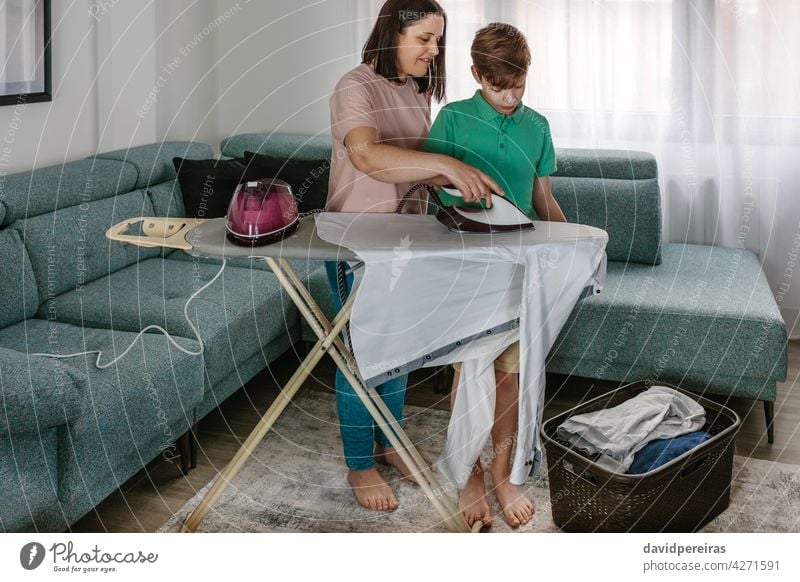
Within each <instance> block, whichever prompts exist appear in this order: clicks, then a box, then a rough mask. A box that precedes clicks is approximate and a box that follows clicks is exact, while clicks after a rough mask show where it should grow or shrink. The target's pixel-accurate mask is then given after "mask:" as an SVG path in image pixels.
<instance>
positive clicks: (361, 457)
mask: <svg viewBox="0 0 800 582" xmlns="http://www.w3.org/2000/svg"><path fill="white" fill-rule="evenodd" d="M325 270H326V271H327V274H328V284H329V285H330V286H331V290H332V292H333V302H334V304H335V305H336V309H341V308H342V304H341V302H340V301H339V292H338V285H337V276H336V263H335V262H333V261H326V262H325ZM352 286H353V275H352V274H349V275H347V285H346V290H345V297H346V296H347V295H348V294H349V293H350V289H351V288H352ZM407 383H408V376H398V377H396V378H394V379H392V380H390V381H388V382H386V383H384V384H381V385H380V386H378V387H377V388H376V391H377V392H378V395H380V397H381V398H382V399H383V401H384V402H385V403H386V406H387V407H388V408H389V410H390V411H391V413H392V416H394V417H395V419H397V421H398V422H399V423H400V425H401V426H402V424H403V403H404V401H405V396H406V384H407ZM334 386H335V387H336V410H337V413H338V415H339V433H340V434H341V436H342V445H343V446H344V460H345V463H346V464H347V468H348V469H351V470H353V471H362V470H364V469H370V468H372V467H374V466H375V454H374V453H375V451H374V444H373V443H378V444H379V445H381V446H383V447H390V446H392V445H391V444H390V443H389V439H387V438H386V435H384V434H383V431H382V430H380V429H379V428H378V426H377V425H376V424H375V421H374V420H373V419H372V416H370V414H369V412H368V411H367V409H366V407H365V406H364V405H363V404H362V403H361V399H360V398H359V397H358V395H357V394H356V393H355V391H354V390H353V387H352V386H351V385H350V383H349V382H348V381H347V380H345V377H344V374H342V372H341V371H340V370H339V369H338V368H337V369H336V381H335V384H334Z"/></svg>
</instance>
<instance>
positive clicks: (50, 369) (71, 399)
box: [0, 347, 87, 435]
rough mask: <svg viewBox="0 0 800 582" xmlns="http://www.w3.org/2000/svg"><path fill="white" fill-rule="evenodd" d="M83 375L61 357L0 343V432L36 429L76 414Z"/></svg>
mask: <svg viewBox="0 0 800 582" xmlns="http://www.w3.org/2000/svg"><path fill="white" fill-rule="evenodd" d="M86 387H87V378H86V375H85V374H84V373H83V372H82V371H80V370H79V369H77V368H73V367H70V366H68V365H66V364H64V363H63V362H62V361H61V360H55V359H51V358H44V357H41V356H30V355H28V354H24V353H22V352H18V351H15V350H9V349H6V348H2V347H0V397H1V399H0V402H2V407H0V435H3V434H8V433H22V432H34V433H35V432H39V431H40V430H43V429H46V428H49V427H52V426H60V425H62V424H66V423H67V422H69V421H70V420H73V419H75V418H77V417H78V416H80V414H81V413H82V412H83V409H84V407H85V405H86V399H87V394H86V392H87V390H86Z"/></svg>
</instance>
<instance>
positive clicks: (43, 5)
mask: <svg viewBox="0 0 800 582" xmlns="http://www.w3.org/2000/svg"><path fill="white" fill-rule="evenodd" d="M4 4H5V5H6V10H8V9H9V6H13V5H14V4H15V0H6V2H4ZM33 11H34V12H33V15H32V17H33V18H34V20H35V24H34V26H35V33H34V35H33V36H34V40H33V46H27V47H24V48H23V50H27V51H28V52H29V54H30V52H31V51H32V53H33V54H34V55H37V57H36V63H35V72H34V78H33V79H24V80H22V81H14V82H4V81H0V106H2V105H17V104H19V103H39V102H43V101H52V100H53V94H52V89H51V87H52V77H51V42H52V36H51V28H50V0H37V1H36V2H35V3H34V6H33ZM13 58H14V55H13V54H12V55H11V56H10V57H9V62H7V63H5V66H6V70H8V68H9V67H10V66H11V65H12V64H13ZM40 60H43V62H41V63H40V62H39V61H40ZM31 86H33V89H31ZM40 87H41V89H40Z"/></svg>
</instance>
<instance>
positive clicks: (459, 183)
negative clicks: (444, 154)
mask: <svg viewBox="0 0 800 582" xmlns="http://www.w3.org/2000/svg"><path fill="white" fill-rule="evenodd" d="M442 175H443V176H445V177H446V178H447V179H448V180H450V182H451V183H452V184H453V186H455V188H456V189H457V190H458V191H459V192H461V195H462V196H463V197H464V202H479V201H481V200H485V201H486V207H487V208H491V206H492V193H495V194H498V195H500V196H505V193H504V192H503V190H502V188H500V186H498V185H497V182H495V181H494V180H492V179H491V178H490V177H489V176H487V175H486V174H484V173H483V172H481V171H480V170H478V169H476V168H473V167H472V166H470V165H467V164H465V163H464V162H461V161H459V160H457V159H455V158H450V157H448V158H447V163H446V164H445V167H444V168H443V171H442Z"/></svg>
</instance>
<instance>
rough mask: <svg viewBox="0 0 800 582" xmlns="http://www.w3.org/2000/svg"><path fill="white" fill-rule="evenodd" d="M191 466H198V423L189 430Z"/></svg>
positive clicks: (192, 467) (191, 467) (194, 467)
mask: <svg viewBox="0 0 800 582" xmlns="http://www.w3.org/2000/svg"><path fill="white" fill-rule="evenodd" d="M189 468H190V469H196V468H197V423H195V424H193V425H192V428H191V429H190V430H189Z"/></svg>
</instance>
